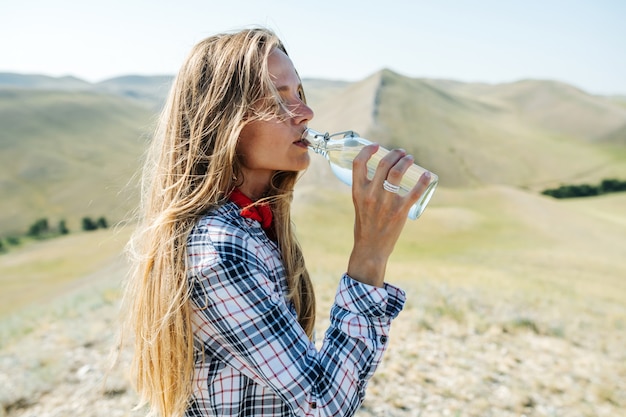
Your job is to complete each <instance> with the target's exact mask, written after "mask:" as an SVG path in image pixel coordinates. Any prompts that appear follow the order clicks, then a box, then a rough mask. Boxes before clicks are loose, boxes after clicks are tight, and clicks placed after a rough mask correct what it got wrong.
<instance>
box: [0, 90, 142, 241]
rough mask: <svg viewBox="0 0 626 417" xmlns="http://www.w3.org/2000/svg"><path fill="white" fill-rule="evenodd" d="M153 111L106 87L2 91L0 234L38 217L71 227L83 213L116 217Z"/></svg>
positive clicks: (132, 193)
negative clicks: (98, 90) (101, 90)
mask: <svg viewBox="0 0 626 417" xmlns="http://www.w3.org/2000/svg"><path fill="white" fill-rule="evenodd" d="M153 117H154V114H153V112H152V111H150V110H149V109H148V108H146V107H144V106H140V105H138V104H136V103H134V102H132V101H129V100H127V99H124V98H122V97H119V96H114V95H110V94H101V93H95V92H90V91H80V92H77V91H52V90H34V89H28V90H17V89H13V90H0V125H1V126H2V127H3V128H2V129H1V130H0V149H1V150H2V151H1V152H0V213H2V214H1V215H0V231H1V232H0V235H3V236H6V235H8V234H12V233H17V232H20V231H22V232H23V231H25V229H26V228H27V227H28V225H30V224H32V223H33V222H34V221H35V220H36V219H39V218H43V217H49V218H50V221H51V222H53V223H56V222H58V221H59V220H61V219H66V220H67V221H68V225H69V227H70V229H74V230H76V229H78V228H79V227H80V219H81V218H82V217H84V216H106V217H107V218H108V219H109V220H110V221H119V220H121V219H122V218H123V217H124V216H125V215H126V214H127V213H128V212H129V211H130V210H131V208H132V207H134V206H135V205H136V201H137V199H136V190H135V189H133V188H132V187H128V182H129V180H130V179H131V177H132V175H133V174H134V172H135V171H136V170H137V167H138V165H139V158H140V156H141V154H142V152H143V149H144V148H145V144H146V138H147V136H148V134H149V132H150V130H151V128H152V126H151V124H152V121H153Z"/></svg>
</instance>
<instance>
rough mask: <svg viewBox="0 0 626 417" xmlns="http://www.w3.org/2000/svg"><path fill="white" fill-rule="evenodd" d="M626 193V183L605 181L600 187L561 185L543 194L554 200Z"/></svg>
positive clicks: (611, 180)
mask: <svg viewBox="0 0 626 417" xmlns="http://www.w3.org/2000/svg"><path fill="white" fill-rule="evenodd" d="M620 191H626V181H620V180H617V179H613V178H611V179H605V180H602V182H601V183H600V184H598V185H589V184H579V185H561V186H560V187H558V188H549V189H546V190H543V191H542V192H541V194H544V195H549V196H550V197H554V198H576V197H591V196H595V195H600V194H607V193H616V192H620Z"/></svg>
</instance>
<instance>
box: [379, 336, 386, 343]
mask: <svg viewBox="0 0 626 417" xmlns="http://www.w3.org/2000/svg"><path fill="white" fill-rule="evenodd" d="M380 343H382V344H383V345H384V344H385V343H387V336H380Z"/></svg>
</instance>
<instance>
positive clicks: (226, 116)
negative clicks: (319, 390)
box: [123, 28, 315, 417]
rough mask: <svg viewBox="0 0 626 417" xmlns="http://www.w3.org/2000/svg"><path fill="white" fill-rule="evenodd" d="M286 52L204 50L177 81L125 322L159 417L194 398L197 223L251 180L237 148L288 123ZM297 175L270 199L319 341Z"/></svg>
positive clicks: (250, 36)
mask: <svg viewBox="0 0 626 417" xmlns="http://www.w3.org/2000/svg"><path fill="white" fill-rule="evenodd" d="M274 48H279V49H281V50H282V51H285V48H284V46H283V45H282V43H281V42H280V40H279V39H278V38H277V37H276V36H275V35H274V34H273V33H272V32H271V31H269V30H267V29H262V28H257V29H248V30H244V31H240V32H237V33H230V34H220V35H215V36H212V37H210V38H207V39H205V40H203V41H201V42H199V43H198V44H197V45H196V46H195V47H194V48H193V49H192V51H191V53H190V55H189V56H188V57H187V59H186V61H185V62H184V64H183V66H182V68H181V70H180V72H179V73H178V75H177V77H176V79H175V80H174V83H173V86H172V89H171V92H170V95H169V97H168V100H167V103H166V105H165V108H164V110H163V112H162V115H161V118H160V120H159V126H158V128H157V130H156V132H155V136H154V138H153V141H152V143H151V146H150V148H149V150H148V154H147V158H146V162H145V166H144V169H143V174H142V184H141V185H142V199H141V205H140V223H139V225H138V228H137V230H136V231H135V233H134V234H133V236H132V238H131V240H130V242H129V245H128V252H129V254H130V255H131V260H132V262H133V268H132V271H131V274H130V277H129V280H128V283H127V286H126V288H125V293H124V306H125V310H123V311H124V321H125V326H126V329H127V330H128V331H130V333H131V334H132V335H133V339H134V341H133V346H134V358H133V362H132V365H131V370H132V380H133V383H134V385H135V388H136V390H137V391H138V393H139V395H140V398H141V401H142V404H146V403H147V404H149V405H150V408H151V410H152V413H153V414H156V413H158V414H160V415H162V416H164V417H165V416H179V415H181V414H182V413H183V412H184V410H185V408H186V405H187V401H188V399H189V397H190V394H191V378H192V376H193V368H194V366H193V365H194V364H193V360H194V357H193V355H194V349H193V335H192V329H191V324H190V306H189V300H188V297H189V288H188V283H187V275H186V240H187V237H188V234H189V231H190V230H191V228H192V227H193V225H194V223H195V222H196V221H197V220H198V218H199V217H200V216H201V215H202V214H203V213H206V212H207V211H209V210H211V209H214V208H216V207H218V206H220V205H222V204H224V203H225V202H226V201H227V198H228V194H229V192H230V191H231V190H232V189H233V187H236V186H237V185H239V184H240V181H241V180H242V178H243V177H242V172H241V170H240V162H239V160H238V157H237V153H236V147H237V141H238V138H239V134H240V132H241V129H242V127H243V126H244V125H245V124H246V123H248V122H250V121H251V120H259V119H264V120H267V119H270V118H275V117H280V116H279V115H280V107H281V104H280V100H279V98H278V97H279V95H278V93H277V91H276V89H275V87H274V84H273V83H272V80H271V77H270V74H269V71H268V65H267V60H268V55H269V54H270V52H271V51H272V50H273V49H274ZM297 177H298V173H297V172H286V171H280V172H277V173H276V174H275V175H274V177H273V179H272V184H271V187H270V190H269V192H268V196H267V198H268V200H269V201H270V204H271V206H272V210H273V213H274V219H275V220H274V225H275V231H276V236H277V241H278V245H279V247H280V250H281V254H282V258H283V259H282V260H283V264H284V267H285V271H286V279H287V283H288V287H289V299H290V300H291V301H292V302H293V303H294V305H295V308H296V311H297V313H298V321H299V323H300V325H301V326H302V328H303V329H304V330H305V332H306V334H307V335H308V336H309V337H311V335H312V333H313V326H314V321H315V296H314V293H313V287H312V284H311V280H310V278H309V275H308V272H307V270H306V267H305V264H304V259H303V257H302V251H301V249H300V245H299V244H298V241H297V240H296V238H295V235H294V232H293V228H292V222H291V214H290V207H291V200H292V197H293V187H294V185H295V182H296V180H297Z"/></svg>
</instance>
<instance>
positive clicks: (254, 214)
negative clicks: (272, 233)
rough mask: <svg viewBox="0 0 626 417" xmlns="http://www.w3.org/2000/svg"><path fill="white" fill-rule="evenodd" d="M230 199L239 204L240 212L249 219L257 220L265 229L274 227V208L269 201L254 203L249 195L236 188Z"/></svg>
mask: <svg viewBox="0 0 626 417" xmlns="http://www.w3.org/2000/svg"><path fill="white" fill-rule="evenodd" d="M229 199H230V201H232V202H233V203H235V204H237V205H238V206H239V208H240V209H241V210H240V212H239V213H240V214H241V215H242V216H243V217H246V218H248V219H252V220H257V221H258V222H259V223H261V227H262V228H263V230H265V231H268V230H270V228H271V227H272V209H271V208H270V205H269V204H268V203H259V204H254V201H252V200H251V199H250V198H249V197H248V196H246V195H245V194H244V193H242V192H241V191H239V189H238V188H235V189H234V190H233V192H232V193H231V194H230V197H229Z"/></svg>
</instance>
